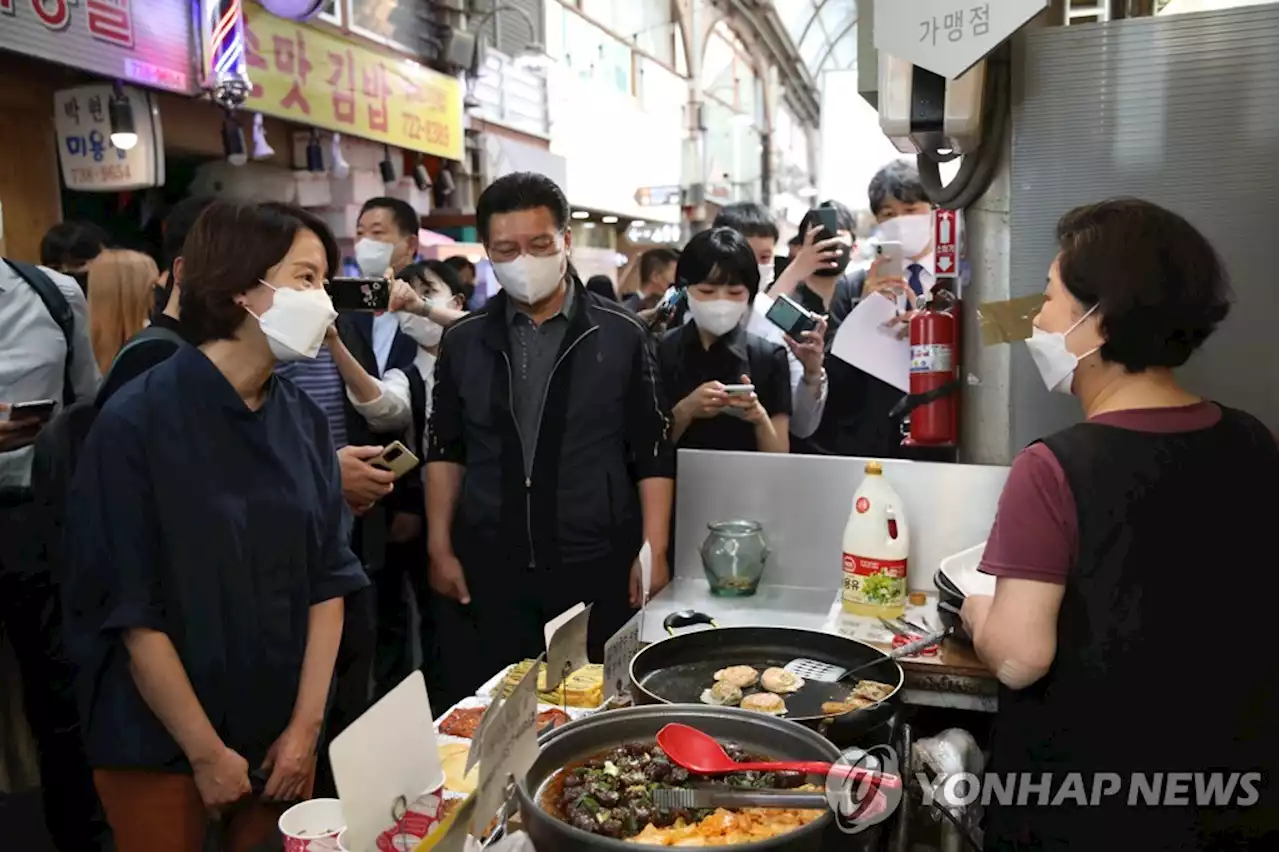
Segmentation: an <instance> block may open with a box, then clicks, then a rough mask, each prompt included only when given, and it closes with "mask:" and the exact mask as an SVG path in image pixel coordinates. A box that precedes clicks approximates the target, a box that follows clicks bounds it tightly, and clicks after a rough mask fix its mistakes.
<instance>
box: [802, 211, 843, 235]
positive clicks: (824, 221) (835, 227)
mask: <svg viewBox="0 0 1280 852" xmlns="http://www.w3.org/2000/svg"><path fill="white" fill-rule="evenodd" d="M809 220H810V221H811V222H813V223H815V224H817V225H818V226H819V227H821V228H822V231H821V232H820V233H819V234H818V235H817V236H816V237H815V238H814V240H813V241H814V242H815V243H820V242H822V241H823V240H829V239H832V238H834V237H835V236H836V231H839V230H840V220H839V218H838V217H837V216H836V209H835V208H834V207H815V208H813V209H812V210H810V211H809Z"/></svg>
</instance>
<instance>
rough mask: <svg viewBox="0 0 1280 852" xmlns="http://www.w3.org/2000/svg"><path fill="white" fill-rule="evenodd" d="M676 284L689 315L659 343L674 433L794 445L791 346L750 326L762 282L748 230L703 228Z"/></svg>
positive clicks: (696, 443)
mask: <svg viewBox="0 0 1280 852" xmlns="http://www.w3.org/2000/svg"><path fill="white" fill-rule="evenodd" d="M676 287H677V288H678V289H679V290H681V291H682V292H683V293H684V300H685V304H686V306H687V309H688V316H689V321H688V322H685V323H684V324H683V325H681V326H680V327H679V328H675V329H672V330H671V331H668V332H667V333H666V334H665V335H664V336H663V338H662V340H661V341H659V343H658V368H659V370H660V371H661V374H662V383H663V387H664V388H666V392H667V394H668V395H669V396H670V398H671V400H673V401H674V403H675V404H674V406H673V407H672V409H671V419H672V427H671V439H672V440H673V441H674V442H675V443H676V446H677V447H684V448H687V449H699V450H739V451H752V450H758V451H760V452H765V453H785V452H787V451H788V448H789V439H788V434H787V433H788V426H789V423H790V421H791V371H790V367H789V366H788V364H787V350H786V349H785V348H783V347H782V346H781V345H779V344H777V343H772V342H770V341H768V340H765V339H764V338H762V337H757V336H756V335H754V334H752V333H750V332H749V331H747V329H746V326H747V317H748V315H749V312H750V311H751V304H752V302H753V301H754V300H755V297H756V293H757V292H759V289H760V269H759V267H758V266H757V265H756V256H755V252H753V251H752V250H751V245H750V244H749V243H748V242H747V239H746V237H744V236H742V235H741V234H739V233H738V232H737V231H735V230H733V229H732V228H712V229H710V230H707V231H703V232H702V233H700V234H696V235H695V236H694V237H693V238H692V239H691V240H689V243H688V245H686V246H685V248H684V251H682V252H681V253H680V260H679V261H678V262H677V263H676ZM744 385H746V386H750V387H745V388H744V387H743V386H744Z"/></svg>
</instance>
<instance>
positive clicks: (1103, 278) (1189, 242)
mask: <svg viewBox="0 0 1280 852" xmlns="http://www.w3.org/2000/svg"><path fill="white" fill-rule="evenodd" d="M1057 239H1058V247H1059V251H1060V254H1059V255H1058V274H1059V275H1060V276H1061V277H1062V283H1063V284H1064V285H1065V286H1066V288H1067V291H1068V292H1069V293H1071V295H1072V296H1074V297H1075V298H1076V299H1078V300H1079V301H1080V302H1081V303H1082V304H1084V306H1085V307H1086V308H1089V307H1093V306H1094V305H1097V308H1098V313H1099V314H1100V315H1101V319H1100V327H1101V330H1102V336H1103V338H1104V339H1105V341H1106V342H1105V343H1103V345H1102V349H1101V350H1100V351H1101V354H1102V357H1103V359H1104V360H1106V361H1111V362H1113V363H1117V364H1122V365H1123V366H1124V368H1125V369H1126V370H1128V371H1129V372H1131V373H1137V372H1141V371H1142V370H1147V369H1151V368H1154V367H1171V368H1172V367H1180V366H1182V364H1184V363H1186V361H1187V359H1188V358H1190V357H1191V353H1192V352H1194V351H1195V350H1196V349H1197V348H1199V346H1200V344H1202V343H1204V342H1205V340H1206V339H1208V337H1209V335H1210V334H1212V333H1213V331H1214V329H1215V328H1217V326H1218V323H1220V322H1222V321H1223V320H1224V319H1226V317H1227V313H1228V311H1229V310H1230V308H1231V286H1230V283H1229V282H1228V280H1227V273H1226V269H1225V267H1224V266H1223V264H1222V260H1221V259H1220V258H1219V257H1218V253H1217V252H1216V251H1214V249H1213V246H1212V245H1210V244H1209V241H1208V240H1207V239H1205V237H1204V235H1203V234H1201V233H1200V232H1199V231H1197V230H1196V229H1195V227H1194V226H1192V225H1191V223H1190V222H1188V221H1187V220H1186V219H1183V218H1182V217H1181V216H1179V215H1178V214H1177V213H1173V212H1171V211H1169V210H1165V209H1164V208H1163V207H1159V206H1157V205H1155V204H1152V203H1151V202H1149V201H1142V200H1140V199H1137V198H1116V199H1111V200H1109V201H1103V202H1100V203H1098V204H1087V205H1085V206H1083V207H1077V208H1075V209H1074V210H1071V211H1069V212H1068V213H1067V214H1066V215H1064V216H1063V217H1062V218H1061V219H1059V220H1058V227H1057Z"/></svg>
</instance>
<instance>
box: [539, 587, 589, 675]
mask: <svg viewBox="0 0 1280 852" xmlns="http://www.w3.org/2000/svg"><path fill="white" fill-rule="evenodd" d="M590 620H591V605H590V604H588V605H586V606H583V605H582V604H576V605H575V606H574V607H573V608H571V609H570V610H568V611H567V612H565V613H564V614H562V615H559V616H557V617H556V618H554V619H552V620H551V621H550V622H548V624H547V636H548V638H547V685H546V689H547V691H548V692H550V691H551V690H553V689H555V688H556V687H558V686H559V685H560V682H561V681H562V680H564V679H565V677H567V676H568V675H571V674H573V673H574V672H576V671H577V670H578V669H580V668H582V667H583V666H585V665H586V664H587V663H589V662H591V660H590V659H589V658H588V657H587V625H588V624H589V622H590Z"/></svg>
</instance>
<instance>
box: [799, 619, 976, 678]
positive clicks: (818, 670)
mask: <svg viewBox="0 0 1280 852" xmlns="http://www.w3.org/2000/svg"><path fill="white" fill-rule="evenodd" d="M950 632H951V629H950V628H947V629H945V630H939V631H936V632H934V633H930V634H929V635H928V636H926V637H924V638H923V639H918V640H917V641H915V642H911V643H908V644H906V645H902V646H901V647H898V648H894V649H893V650H892V651H890V652H889V654H888V657H889V659H890V660H900V659H902V658H903V657H909V656H911V655H912V654H915V653H918V652H920V651H923V650H924V649H925V648H928V647H929V646H930V645H936V644H938V643H939V642H941V641H942V640H943V639H944V638H945V637H946V636H947V634H949V633H950ZM883 662H884V660H871V661H870V662H867V663H863V664H862V665H860V666H858V667H857V668H854V669H847V668H844V667H842V666H837V665H833V664H831V663H824V662H822V661H821V660H810V659H808V658H807V657H801V658H799V659H796V660H792V661H791V662H789V663H787V664H786V665H785V666H783V668H784V669H786V670H787V671H789V672H791V673H792V674H794V675H799V676H800V677H802V678H804V679H805V680H811V681H814V682H816V683H836V682H837V681H841V680H845V679H846V678H847V677H848V676H849V675H851V674H856V673H858V672H860V671H864V670H866V669H869V668H871V667H872V666H876V665H879V664H880V663H883Z"/></svg>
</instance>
